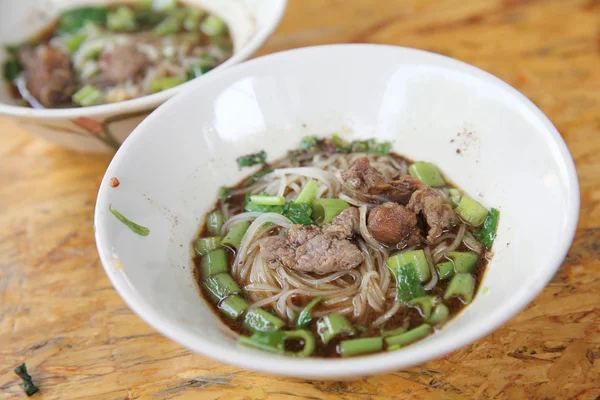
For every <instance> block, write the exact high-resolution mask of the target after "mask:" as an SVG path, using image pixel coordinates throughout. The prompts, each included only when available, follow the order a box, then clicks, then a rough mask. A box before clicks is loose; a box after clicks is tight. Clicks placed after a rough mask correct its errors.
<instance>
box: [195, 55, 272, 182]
mask: <svg viewBox="0 0 600 400" xmlns="http://www.w3.org/2000/svg"><path fill="white" fill-rule="evenodd" d="M201 59H202V62H201V63H199V64H195V65H193V66H192V68H191V69H190V70H189V71H188V73H187V80H188V81H189V80H192V79H194V78H197V77H199V76H202V75H204V74H206V73H207V72H208V71H210V70H212V69H213V68H215V65H216V62H215V59H214V58H213V57H212V56H211V55H210V54H205V55H203V56H202V57H201ZM265 174H266V172H265ZM263 175H264V174H263Z"/></svg>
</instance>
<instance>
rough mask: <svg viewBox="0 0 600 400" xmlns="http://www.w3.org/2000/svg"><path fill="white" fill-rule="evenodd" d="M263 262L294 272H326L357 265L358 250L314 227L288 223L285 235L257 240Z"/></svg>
mask: <svg viewBox="0 0 600 400" xmlns="http://www.w3.org/2000/svg"><path fill="white" fill-rule="evenodd" d="M260 255H261V256H262V257H263V259H264V260H265V261H267V262H275V261H278V262H280V263H281V264H282V265H283V266H284V267H286V268H290V269H294V270H296V271H303V272H314V273H317V274H327V273H330V272H337V271H345V270H349V269H352V268H355V267H357V266H358V265H360V264H361V263H362V262H363V259H364V258H363V254H362V252H361V251H360V250H359V249H358V247H356V246H355V245H354V244H352V243H351V242H350V241H349V240H347V239H338V238H336V237H335V236H333V235H330V234H328V233H324V232H323V231H322V230H321V228H318V227H316V226H306V225H292V226H291V227H290V231H289V233H288V238H287V239H286V238H283V237H281V236H273V237H269V238H266V239H263V240H262V241H261V242H260Z"/></svg>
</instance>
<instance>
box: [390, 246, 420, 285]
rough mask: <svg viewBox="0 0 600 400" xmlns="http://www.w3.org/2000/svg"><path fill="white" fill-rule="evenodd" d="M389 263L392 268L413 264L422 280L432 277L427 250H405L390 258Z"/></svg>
mask: <svg viewBox="0 0 600 400" xmlns="http://www.w3.org/2000/svg"><path fill="white" fill-rule="evenodd" d="M387 264H388V266H389V267H390V268H394V269H397V268H399V267H401V266H403V265H407V264H412V265H413V266H414V267H415V271H416V273H417V276H418V277H419V279H420V280H421V282H426V281H428V280H429V279H431V271H430V270H429V263H428V262H427V258H426V257H425V252H424V251H423V250H412V251H405V252H403V253H400V254H396V255H394V256H392V257H390V258H388V260H387Z"/></svg>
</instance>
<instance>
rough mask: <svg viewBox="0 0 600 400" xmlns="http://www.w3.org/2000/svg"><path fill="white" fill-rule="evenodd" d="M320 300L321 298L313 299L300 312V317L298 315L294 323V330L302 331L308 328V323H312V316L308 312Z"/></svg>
mask: <svg viewBox="0 0 600 400" xmlns="http://www.w3.org/2000/svg"><path fill="white" fill-rule="evenodd" d="M321 299H322V297H321V296H318V297H315V298H314V299H312V300H311V301H310V303H308V304H307V305H306V307H304V308H303V309H302V311H300V315H298V320H297V321H296V328H298V329H304V328H307V327H308V325H309V324H310V321H312V315H311V313H310V312H311V311H312V309H313V308H314V307H315V306H316V305H317V303H318V302H320V301H321Z"/></svg>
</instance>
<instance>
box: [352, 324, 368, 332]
mask: <svg viewBox="0 0 600 400" xmlns="http://www.w3.org/2000/svg"><path fill="white" fill-rule="evenodd" d="M352 327H353V328H354V329H356V330H357V331H358V332H360V333H367V332H369V329H368V328H367V327H366V326H364V325H359V324H353V325H352Z"/></svg>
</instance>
